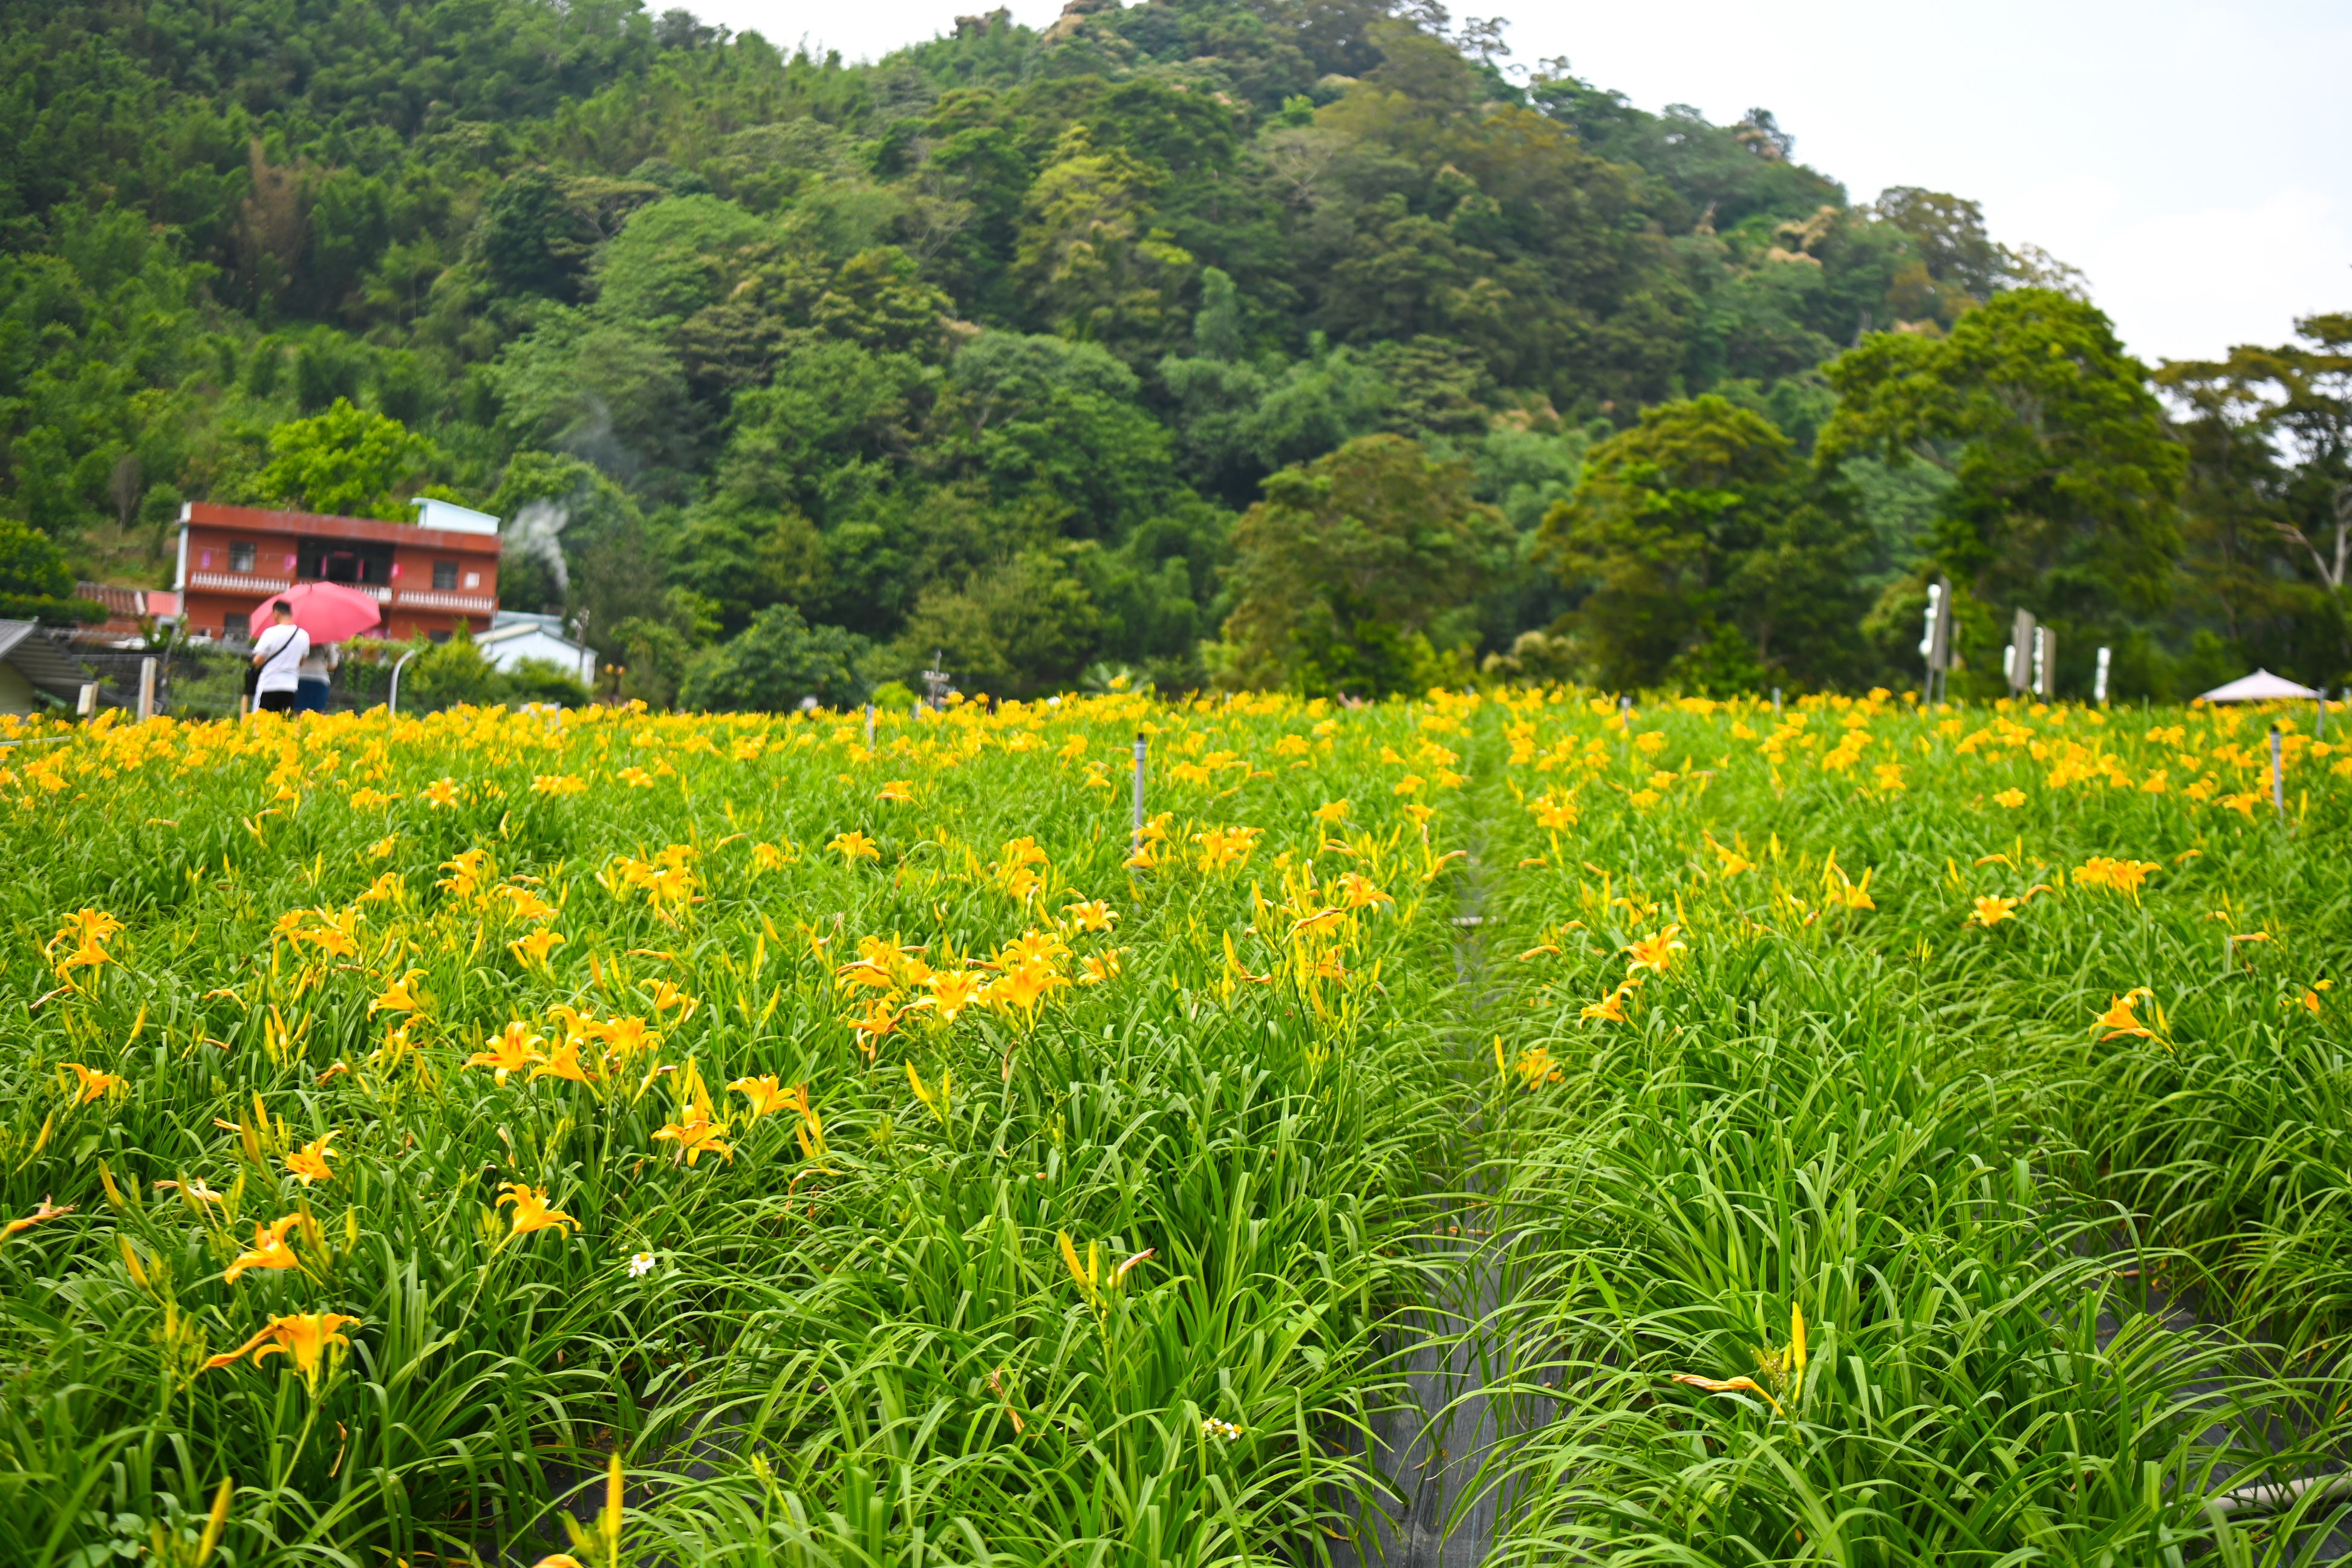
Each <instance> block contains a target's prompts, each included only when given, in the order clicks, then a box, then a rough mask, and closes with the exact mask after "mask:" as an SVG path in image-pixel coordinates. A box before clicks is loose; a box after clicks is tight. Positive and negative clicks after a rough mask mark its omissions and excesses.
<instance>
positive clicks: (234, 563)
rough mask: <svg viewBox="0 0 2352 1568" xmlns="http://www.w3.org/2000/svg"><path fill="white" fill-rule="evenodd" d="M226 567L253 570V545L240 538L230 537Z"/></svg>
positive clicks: (232, 569) (234, 569) (236, 569)
mask: <svg viewBox="0 0 2352 1568" xmlns="http://www.w3.org/2000/svg"><path fill="white" fill-rule="evenodd" d="M228 569H229V570H231V571H251V570H253V547H252V546H251V545H249V544H247V543H246V542H245V541H244V540H242V539H232V540H230V541H229V547H228Z"/></svg>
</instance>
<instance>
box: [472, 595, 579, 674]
mask: <svg viewBox="0 0 2352 1568" xmlns="http://www.w3.org/2000/svg"><path fill="white" fill-rule="evenodd" d="M563 632H564V627H563V617H562V616H561V615H531V614H527V613H525V612H522V611H520V610H501V611H499V612H498V613H497V614H495V615H493V616H491V617H490V629H489V630H488V632H483V633H482V634H481V635H480V636H478V637H476V638H475V639H474V646H475V647H477V648H478V649H480V650H481V651H482V657H484V658H485V659H488V661H489V662H490V663H491V664H493V665H494V666H496V667H497V668H499V669H500V670H512V669H513V668H514V667H515V666H516V665H518V664H521V663H522V662H523V661H524V660H525V659H537V660H540V661H541V663H543V664H553V665H555V666H556V667H557V668H558V669H560V670H562V671H564V672H565V673H566V674H573V675H577V676H578V677H579V678H580V684H581V685H584V686H590V687H593V686H594V685H595V684H596V653H595V650H594V649H593V648H587V647H583V646H582V645H581V644H580V643H575V642H573V641H572V639H571V638H569V637H566V636H565V635H564V634H563Z"/></svg>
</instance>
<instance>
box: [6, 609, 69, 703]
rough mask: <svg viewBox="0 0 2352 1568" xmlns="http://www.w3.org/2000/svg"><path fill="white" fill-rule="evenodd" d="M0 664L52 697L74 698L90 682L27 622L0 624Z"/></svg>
mask: <svg viewBox="0 0 2352 1568" xmlns="http://www.w3.org/2000/svg"><path fill="white" fill-rule="evenodd" d="M0 661H5V662H6V663H7V664H12V665H14V666H16V673H17V674H20V675H22V676H24V677H25V678H26V680H27V681H30V682H31V683H32V684H33V685H36V686H37V687H39V688H40V689H41V690H43V691H45V692H47V693H50V694H51V695H56V696H62V697H71V696H73V695H76V694H78V693H79V691H80V690H81V688H82V686H83V685H85V684H86V683H87V682H88V681H89V678H90V674H89V670H88V669H87V668H85V667H84V666H83V664H82V663H81V661H80V660H79V659H77V658H75V657H74V656H73V655H72V654H70V653H67V652H66V651H65V650H64V649H63V648H60V647H58V644H57V643H56V642H55V641H54V640H52V639H51V638H50V637H49V636H48V635H47V633H45V632H43V631H42V630H41V629H40V628H39V627H38V626H37V625H35V624H34V623H33V622H30V621H0Z"/></svg>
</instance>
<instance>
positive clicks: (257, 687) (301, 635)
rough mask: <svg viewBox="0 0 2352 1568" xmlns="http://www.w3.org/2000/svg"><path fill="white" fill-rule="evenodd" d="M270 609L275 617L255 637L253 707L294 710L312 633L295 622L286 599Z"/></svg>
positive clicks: (284, 710)
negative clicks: (303, 662)
mask: <svg viewBox="0 0 2352 1568" xmlns="http://www.w3.org/2000/svg"><path fill="white" fill-rule="evenodd" d="M269 608H270V611H271V612H272V614H273V615H274V616H275V617H276V619H275V620H274V622H272V623H271V624H270V625H269V626H268V628H267V629H266V630H265V631H263V632H262V633H261V635H260V636H258V637H256V638H255V639H254V640H253V667H254V670H255V671H256V672H257V673H256V674H255V676H254V681H253V706H254V708H255V710H256V711H257V712H259V713H291V712H293V711H294V696H295V694H296V693H297V692H299V691H300V690H301V687H302V661H303V659H304V658H305V657H306V656H308V655H309V653H310V633H309V632H305V631H303V630H302V628H300V627H299V626H297V625H295V624H294V607H293V606H292V605H290V604H289V603H287V602H286V601H284V600H282V599H281V600H279V601H278V602H277V603H275V604H273V605H271V606H270V607H269Z"/></svg>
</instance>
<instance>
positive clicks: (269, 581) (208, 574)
mask: <svg viewBox="0 0 2352 1568" xmlns="http://www.w3.org/2000/svg"><path fill="white" fill-rule="evenodd" d="M188 586H189V587H190V588H221V589H226V590H227V591H229V592H231V593H250V594H252V595H253V596H254V597H255V598H256V599H258V598H260V597H261V596H262V595H263V594H265V593H283V592H285V591H287V590H288V589H289V588H291V587H293V586H294V584H293V583H292V582H291V581H290V580H288V579H286V578H282V577H257V576H255V575H254V574H253V573H252V572H249V571H192V572H190V573H188Z"/></svg>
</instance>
